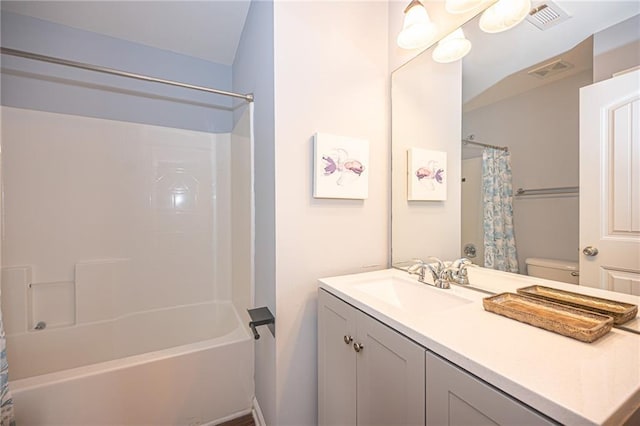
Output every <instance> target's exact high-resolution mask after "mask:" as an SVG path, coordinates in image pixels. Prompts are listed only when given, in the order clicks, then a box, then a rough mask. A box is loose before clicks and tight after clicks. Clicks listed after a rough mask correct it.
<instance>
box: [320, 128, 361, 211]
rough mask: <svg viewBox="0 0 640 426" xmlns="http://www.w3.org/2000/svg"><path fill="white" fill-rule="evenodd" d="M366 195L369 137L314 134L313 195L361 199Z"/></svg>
mask: <svg viewBox="0 0 640 426" xmlns="http://www.w3.org/2000/svg"><path fill="white" fill-rule="evenodd" d="M368 195H369V141H367V140H364V139H355V138H349V137H345V136H337V135H330V134H328V133H316V134H315V135H314V179H313V196H314V198H346V199H362V200H363V199H365V198H367V196H368Z"/></svg>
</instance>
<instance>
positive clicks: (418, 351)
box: [356, 312, 425, 426]
mask: <svg viewBox="0 0 640 426" xmlns="http://www.w3.org/2000/svg"><path fill="white" fill-rule="evenodd" d="M358 314H359V315H358V341H357V342H356V343H357V344H361V345H362V349H361V350H360V352H358V353H357V355H356V357H357V358H358V361H357V369H358V390H357V395H358V402H357V408H358V424H359V425H397V426H400V425H424V424H425V423H424V404H425V395H424V391H425V385H424V381H425V374H424V368H425V360H424V356H425V349H424V348H423V347H421V346H418V345H417V344H416V343H414V342H412V341H410V340H409V339H407V338H406V337H404V336H403V335H401V334H399V333H398V332H396V331H394V330H393V329H391V328H389V327H387V326H385V325H384V324H382V323H380V322H378V321H376V320H375V319H373V318H371V317H369V316H367V315H365V314H364V313H362V312H358Z"/></svg>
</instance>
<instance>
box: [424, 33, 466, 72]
mask: <svg viewBox="0 0 640 426" xmlns="http://www.w3.org/2000/svg"><path fill="white" fill-rule="evenodd" d="M470 50H471V42H470V41H469V40H467V39H466V38H465V36H464V32H463V31H462V28H458V29H457V30H455V31H454V32H452V33H451V34H449V35H448V36H446V37H445V38H443V39H442V40H440V41H439V42H438V46H436V48H435V49H434V50H433V53H432V57H433V60H434V61H436V62H440V63H442V64H446V63H449V62H454V61H457V60H459V59H462V58H463V57H464V56H465V55H466V54H467V53H469V51H470Z"/></svg>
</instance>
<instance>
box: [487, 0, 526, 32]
mask: <svg viewBox="0 0 640 426" xmlns="http://www.w3.org/2000/svg"><path fill="white" fill-rule="evenodd" d="M530 10H531V0H499V1H498V2H497V3H496V4H494V5H493V6H491V7H490V8H488V9H487V10H485V11H484V13H483V14H482V16H481V17H480V29H482V31H484V32H486V33H499V32H502V31H506V30H508V29H510V28H513V27H515V26H516V25H518V24H519V23H520V22H522V21H523V20H524V18H526V16H527V14H528V13H529V11H530Z"/></svg>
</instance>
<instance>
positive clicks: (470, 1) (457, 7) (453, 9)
mask: <svg viewBox="0 0 640 426" xmlns="http://www.w3.org/2000/svg"><path fill="white" fill-rule="evenodd" d="M487 1H488V0H446V2H445V4H444V8H445V9H446V10H447V12H449V13H467V12H469V11H471V10H473V9H475V8H476V7H478V6H479V5H480V4H481V3H486V2H487Z"/></svg>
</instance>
